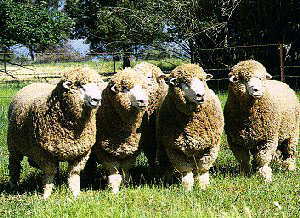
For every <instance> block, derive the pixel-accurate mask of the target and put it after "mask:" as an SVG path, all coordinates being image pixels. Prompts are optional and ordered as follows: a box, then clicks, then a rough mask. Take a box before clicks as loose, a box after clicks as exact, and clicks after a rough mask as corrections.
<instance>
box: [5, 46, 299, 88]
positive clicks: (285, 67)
mask: <svg viewBox="0 0 300 218" xmlns="http://www.w3.org/2000/svg"><path fill="white" fill-rule="evenodd" d="M199 54H200V59H199V64H200V66H202V67H203V68H204V70H205V71H206V72H207V73H211V74H212V75H213V76H214V77H213V79H212V80H211V81H209V84H208V85H209V86H210V87H211V88H212V89H214V90H215V91H217V92H224V91H227V87H228V78H227V75H228V73H229V72H230V70H231V68H232V67H233V66H234V65H235V64H237V63H238V62H239V61H242V60H247V59H254V60H257V61H259V62H261V63H262V64H263V65H264V66H265V67H266V69H267V71H268V73H270V74H271V75H272V76H273V78H274V79H277V80H282V81H284V82H286V83H287V84H288V85H289V86H290V87H291V88H293V89H294V90H297V91H299V90H300V84H299V80H300V74H299V72H300V46H296V45H291V44H264V45H248V46H234V47H226V48H213V49H200V50H199ZM123 55H124V53H87V54H84V55H83V54H80V53H41V54H36V55H35V57H36V58H35V60H34V61H32V60H30V59H28V58H25V57H23V56H17V55H15V54H12V53H0V62H1V66H0V74H7V75H9V76H10V77H11V78H14V79H15V80H18V77H17V76H16V75H15V74H14V72H8V71H7V70H6V67H7V66H8V65H9V64H10V62H12V61H14V63H15V64H17V65H20V66H25V65H30V64H46V63H62V62H88V61H93V62H101V61H102V62H108V63H111V65H113V66H112V67H111V68H110V69H111V72H106V73H107V74H110V75H112V74H113V73H115V71H116V62H117V61H120V60H122V57H123ZM127 55H128V54H127ZM129 55H130V58H131V59H132V60H137V61H139V60H144V61H151V60H160V61H161V62H163V61H164V60H165V59H166V58H181V59H184V56H180V57H179V56H178V52H176V54H175V53H174V54H173V53H171V52H169V53H166V52H164V53H157V52H156V53H154V54H153V53H152V54H150V55H149V53H146V52H145V53H136V52H135V53H129ZM174 67H175V66H174ZM162 70H163V71H165V72H166V71H168V70H170V69H162ZM48 77H49V78H51V77H52V78H53V77H57V75H50V74H49V75H45V74H44V75H42V76H40V75H35V78H44V79H47V78H48ZM5 82H6V81H5V80H3V81H2V83H5Z"/></svg>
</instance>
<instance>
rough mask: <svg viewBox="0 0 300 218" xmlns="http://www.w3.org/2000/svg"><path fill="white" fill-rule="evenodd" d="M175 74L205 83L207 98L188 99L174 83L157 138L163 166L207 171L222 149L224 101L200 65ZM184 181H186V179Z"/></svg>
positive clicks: (160, 112)
mask: <svg viewBox="0 0 300 218" xmlns="http://www.w3.org/2000/svg"><path fill="white" fill-rule="evenodd" d="M171 77H172V78H176V81H177V83H178V81H182V82H185V83H186V84H189V83H190V81H191V79H192V78H193V77H198V78H200V80H202V81H203V82H204V83H205V89H206V90H207V92H206V95H207V99H206V101H205V103H204V104H203V105H197V104H195V103H192V102H188V101H187V100H186V99H185V97H184V93H183V91H182V90H181V88H179V87H176V86H170V87H169V91H168V94H167V95H166V97H165V99H164V100H163V102H162V104H161V105H160V108H159V110H158V117H157V141H158V145H159V154H158V155H159V156H160V158H159V159H160V162H163V163H162V164H161V165H164V164H166V163H165V161H164V160H165V159H166V157H164V154H163V153H164V152H166V154H167V156H168V159H169V161H170V162H171V163H172V164H173V165H174V166H175V168H176V169H177V170H178V171H179V172H181V173H189V172H192V171H195V172H196V173H200V174H205V173H206V172H208V170H209V169H210V167H211V166H212V164H213V163H214V162H215V160H216V158H217V154H218V150H219V145H220V140H221V134H222V131H223V126H224V120H223V112H222V108H221V104H220V101H219V99H218V98H217V96H216V95H215V94H214V92H213V91H212V90H210V89H209V88H208V87H207V85H206V82H205V80H204V78H205V77H206V74H205V73H204V71H203V69H202V68H200V67H199V66H198V65H194V64H187V65H182V66H180V67H177V68H175V69H174V70H173V71H172V72H171ZM183 183H184V181H183Z"/></svg>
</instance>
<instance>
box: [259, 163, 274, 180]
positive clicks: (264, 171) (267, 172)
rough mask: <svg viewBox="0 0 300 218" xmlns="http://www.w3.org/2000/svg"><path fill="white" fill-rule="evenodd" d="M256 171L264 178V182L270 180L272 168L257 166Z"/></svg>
mask: <svg viewBox="0 0 300 218" xmlns="http://www.w3.org/2000/svg"><path fill="white" fill-rule="evenodd" d="M258 172H259V174H260V175H261V176H262V177H263V178H264V180H265V182H267V183H270V182H272V169H271V168H270V167H269V166H264V167H261V168H259V169H258Z"/></svg>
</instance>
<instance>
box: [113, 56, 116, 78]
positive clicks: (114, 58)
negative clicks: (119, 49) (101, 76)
mask: <svg viewBox="0 0 300 218" xmlns="http://www.w3.org/2000/svg"><path fill="white" fill-rule="evenodd" d="M113 60H114V73H116V57H115V52H113Z"/></svg>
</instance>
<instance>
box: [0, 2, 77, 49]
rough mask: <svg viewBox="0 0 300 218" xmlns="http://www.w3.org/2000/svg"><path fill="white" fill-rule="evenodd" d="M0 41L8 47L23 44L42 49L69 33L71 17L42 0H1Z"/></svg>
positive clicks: (57, 41) (56, 42)
mask: <svg viewBox="0 0 300 218" xmlns="http://www.w3.org/2000/svg"><path fill="white" fill-rule="evenodd" d="M0 17H1V20H0V27H1V32H0V41H1V45H2V46H3V47H5V48H9V47H11V46H13V45H16V44H21V45H23V46H25V47H27V48H29V49H32V50H34V51H43V50H45V49H46V48H47V47H48V46H49V45H53V44H58V43H60V42H61V41H62V40H65V39H67V38H68V36H69V32H70V27H71V25H72V20H71V19H70V18H68V17H67V16H66V14H65V13H63V12H61V11H58V10H57V9H56V8H53V9H52V10H49V8H48V7H47V5H46V3H44V2H43V1H41V2H39V3H37V4H33V3H32V1H28V0H27V1H21V2H20V1H14V0H5V1H3V0H1V1H0Z"/></svg>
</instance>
